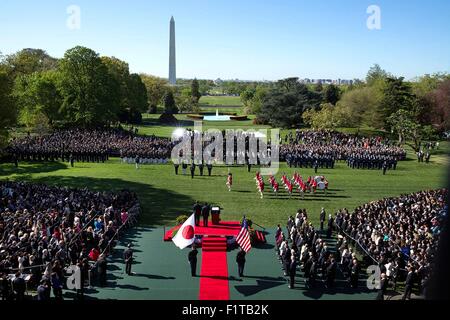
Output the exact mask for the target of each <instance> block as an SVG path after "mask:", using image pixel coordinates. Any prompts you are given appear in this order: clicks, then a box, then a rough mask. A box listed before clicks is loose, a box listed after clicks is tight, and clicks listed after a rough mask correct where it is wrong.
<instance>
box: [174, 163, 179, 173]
mask: <svg viewBox="0 0 450 320" xmlns="http://www.w3.org/2000/svg"><path fill="white" fill-rule="evenodd" d="M173 167H174V168H175V174H176V175H178V169H179V168H180V164H179V163H178V162H176V163H174V164H173Z"/></svg>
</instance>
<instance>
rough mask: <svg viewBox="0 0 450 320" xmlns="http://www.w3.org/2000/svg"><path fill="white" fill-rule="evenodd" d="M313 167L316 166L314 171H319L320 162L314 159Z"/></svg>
mask: <svg viewBox="0 0 450 320" xmlns="http://www.w3.org/2000/svg"><path fill="white" fill-rule="evenodd" d="M313 167H314V173H317V169H319V162H318V161H317V160H315V161H314V164H313Z"/></svg>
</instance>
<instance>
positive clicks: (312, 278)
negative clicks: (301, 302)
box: [308, 257, 317, 288]
mask: <svg viewBox="0 0 450 320" xmlns="http://www.w3.org/2000/svg"><path fill="white" fill-rule="evenodd" d="M316 278H317V259H316V257H313V260H312V263H311V267H310V269H309V281H308V287H309V288H314V287H315V286H316Z"/></svg>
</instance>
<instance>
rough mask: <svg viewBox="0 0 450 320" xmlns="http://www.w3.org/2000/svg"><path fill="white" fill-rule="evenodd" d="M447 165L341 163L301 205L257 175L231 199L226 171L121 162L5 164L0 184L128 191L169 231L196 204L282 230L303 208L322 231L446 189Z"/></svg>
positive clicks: (243, 174)
mask: <svg viewBox="0 0 450 320" xmlns="http://www.w3.org/2000/svg"><path fill="white" fill-rule="evenodd" d="M444 159H445V156H444V155H439V156H434V158H432V163H429V164H419V163H417V162H416V161H414V160H413V159H410V160H408V161H404V162H401V163H400V164H399V165H398V168H397V170H396V171H390V172H388V174H387V175H386V176H383V175H382V172H381V171H370V170H351V169H349V168H347V166H346V165H345V163H343V162H341V163H338V164H337V166H336V168H335V169H333V170H331V169H329V170H319V174H322V175H325V176H326V177H327V179H328V180H329V182H330V191H329V192H328V194H327V195H324V194H323V193H321V192H318V193H317V194H316V195H309V194H307V195H306V197H305V199H304V200H301V199H300V197H299V196H298V195H296V196H295V197H292V198H291V199H289V198H287V196H286V193H284V192H282V193H281V194H280V196H278V197H275V196H274V195H273V194H272V193H271V191H270V188H269V186H268V185H266V195H265V198H264V199H260V198H259V196H258V195H257V192H256V187H255V182H254V176H255V172H256V168H252V172H251V173H248V172H247V168H244V167H232V168H231V172H232V173H233V183H234V185H233V190H232V191H231V192H228V191H227V187H226V185H225V182H226V176H227V173H228V167H215V168H214V169H213V172H212V173H213V176H212V177H207V176H204V177H198V176H196V177H195V179H191V177H190V176H189V175H186V176H182V175H178V176H175V174H174V169H173V167H172V166H171V165H149V166H143V167H142V168H141V169H140V170H136V169H135V168H134V166H133V165H127V164H123V163H121V162H120V161H119V159H112V160H110V161H109V162H108V163H106V164H94V163H76V164H75V168H70V167H69V166H68V164H66V163H53V164H51V163H49V164H23V163H22V164H21V165H20V167H19V169H16V168H14V167H13V166H12V165H10V164H3V165H0V179H13V180H26V181H35V182H43V183H48V184H56V185H68V186H73V187H88V188H91V189H97V190H119V189H122V188H129V189H131V190H133V191H135V192H136V193H137V194H138V196H139V198H140V200H141V202H142V205H143V208H144V214H143V216H142V221H141V222H142V223H143V225H163V224H171V223H173V221H174V219H175V218H176V217H177V216H178V215H181V214H187V213H189V212H190V210H191V207H192V204H193V203H194V202H195V201H196V200H199V201H207V202H209V203H214V204H217V205H220V206H221V207H222V208H223V217H224V219H240V218H241V217H242V215H244V214H245V215H247V216H248V217H250V218H251V219H253V220H254V221H255V222H256V223H258V224H260V225H263V226H268V227H270V226H272V227H273V226H276V224H278V223H284V222H285V221H286V219H287V217H288V216H289V215H291V214H295V212H296V210H297V209H298V208H306V209H307V210H308V212H309V213H310V215H311V220H312V222H313V223H316V224H317V222H318V216H319V212H320V209H321V208H322V207H324V208H325V209H326V211H327V212H334V211H335V210H338V209H340V208H343V207H347V208H349V209H353V208H354V207H356V206H358V205H361V204H363V203H366V202H369V201H372V200H377V199H380V198H383V197H387V196H398V195H400V194H402V193H410V192H415V191H419V190H422V189H432V188H440V187H444V186H446V177H447V175H446V166H445V165H444V164H443V163H445V161H444ZM294 171H295V170H294V169H290V168H288V167H286V165H285V164H282V166H281V168H280V171H279V173H278V174H277V180H278V181H280V177H281V174H282V173H283V172H285V173H287V174H288V175H289V176H292V174H293V173H294ZM205 172H206V170H205ZM298 172H299V173H300V174H301V175H302V176H304V177H307V176H309V175H314V172H313V170H312V169H301V170H298ZM180 173H181V169H180ZM197 173H198V171H197Z"/></svg>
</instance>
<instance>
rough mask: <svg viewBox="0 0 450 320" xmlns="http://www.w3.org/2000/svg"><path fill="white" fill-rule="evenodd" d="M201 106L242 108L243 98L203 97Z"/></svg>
mask: <svg viewBox="0 0 450 320" xmlns="http://www.w3.org/2000/svg"><path fill="white" fill-rule="evenodd" d="M200 104H201V105H205V106H228V107H230V106H231V107H242V101H241V97H233V96H203V97H201V99H200Z"/></svg>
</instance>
